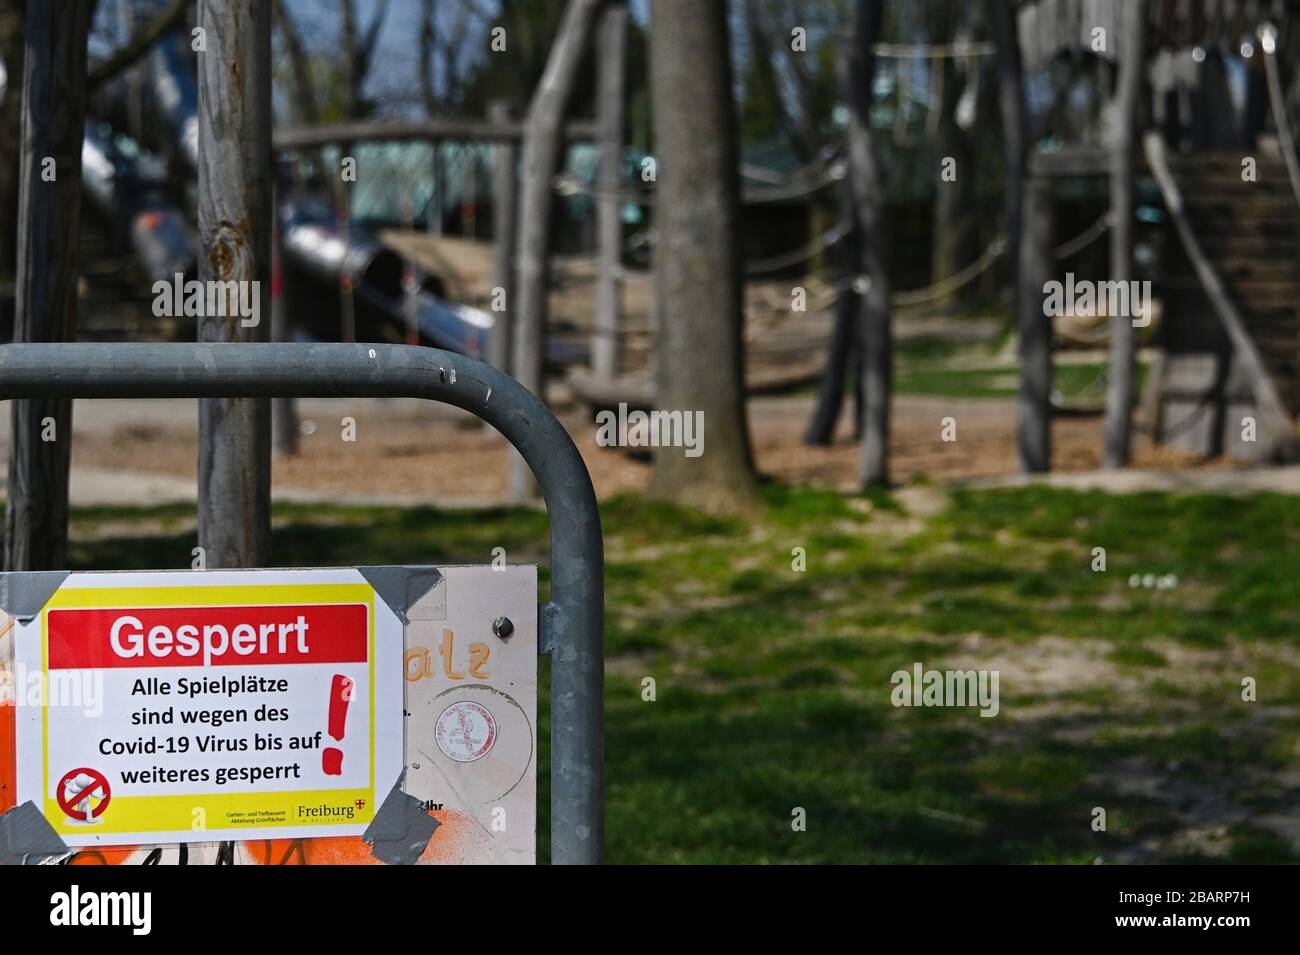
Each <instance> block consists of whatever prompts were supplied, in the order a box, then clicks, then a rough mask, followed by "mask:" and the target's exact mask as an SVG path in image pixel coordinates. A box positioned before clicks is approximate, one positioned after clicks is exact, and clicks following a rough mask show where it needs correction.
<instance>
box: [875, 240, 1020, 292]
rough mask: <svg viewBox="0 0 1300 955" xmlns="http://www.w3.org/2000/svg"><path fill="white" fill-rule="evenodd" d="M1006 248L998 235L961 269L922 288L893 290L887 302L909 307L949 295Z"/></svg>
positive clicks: (984, 269)
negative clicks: (903, 290) (901, 290)
mask: <svg viewBox="0 0 1300 955" xmlns="http://www.w3.org/2000/svg"><path fill="white" fill-rule="evenodd" d="M1006 250H1007V240H1006V239H1005V238H1003V237H1002V236H998V237H997V238H996V239H994V240H993V241H992V242H990V243H989V244H988V248H986V249H985V250H984V251H983V252H981V253H980V255H979V258H977V259H976V260H975V261H974V262H972V263H970V264H969V265H968V266H966V267H965V268H964V269H962V270H961V271H959V272H954V273H953V274H952V275H950V276H948V277H947V278H946V279H943V280H941V281H939V282H935V283H934V284H933V285H927V286H925V287H924V288H919V289H912V290H911V291H909V292H895V293H894V294H893V295H891V296H890V297H889V302H890V304H891V305H896V306H898V307H899V308H910V307H913V306H916V305H924V304H925V303H926V302H932V301H934V300H935V299H939V298H943V297H944V296H945V295H950V294H952V293H953V292H955V291H957V289H959V288H961V287H962V286H964V285H968V284H970V283H971V282H973V281H975V279H977V278H978V277H979V276H980V275H982V274H983V273H984V272H985V271H986V270H987V269H988V268H989V266H991V265H992V264H993V263H994V262H996V261H997V260H998V259H999V258H1001V257H1002V253H1003V252H1005V251H1006Z"/></svg>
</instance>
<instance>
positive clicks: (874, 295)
mask: <svg viewBox="0 0 1300 955" xmlns="http://www.w3.org/2000/svg"><path fill="white" fill-rule="evenodd" d="M883 13H884V0H858V6H857V16H856V22H855V24H854V31H853V43H852V47H851V49H850V50H849V57H850V59H849V76H850V77H851V78H852V79H851V80H850V83H849V94H850V95H849V100H848V107H849V127H848V149H849V173H848V177H849V186H850V189H851V190H852V194H853V216H854V223H855V225H856V227H857V231H858V240H859V245H858V264H857V273H858V276H860V277H861V278H862V279H865V284H866V288H865V289H862V290H861V291H860V294H859V296H858V316H859V318H858V320H859V322H860V324H861V326H862V345H863V351H862V390H863V417H864V422H863V424H864V427H863V434H862V460H861V464H860V466H859V472H858V479H859V482H860V484H861V485H862V486H863V487H871V486H874V485H882V484H886V483H888V481H889V410H890V409H889V402H890V391H891V386H892V383H893V364H894V356H893V334H892V329H891V327H890V314H889V274H888V272H887V270H886V268H885V250H886V249H887V248H888V247H889V236H888V227H887V224H886V222H885V215H884V205H885V196H884V185H883V184H882V182H881V177H880V170H879V168H878V167H877V165H876V156H875V152H874V150H873V148H872V144H871V121H870V113H871V79H872V74H873V67H874V65H875V56H874V55H873V52H872V45H873V44H874V43H875V42H876V41H877V40H878V39H879V37H880V22H881V18H882V14H883Z"/></svg>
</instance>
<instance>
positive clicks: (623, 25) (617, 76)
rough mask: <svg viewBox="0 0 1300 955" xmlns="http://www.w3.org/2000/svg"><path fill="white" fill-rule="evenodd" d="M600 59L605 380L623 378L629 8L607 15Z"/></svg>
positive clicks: (599, 321) (596, 348)
mask: <svg viewBox="0 0 1300 955" xmlns="http://www.w3.org/2000/svg"><path fill="white" fill-rule="evenodd" d="M596 47H597V53H598V55H599V57H600V72H599V77H598V79H597V83H598V86H599V97H598V100H597V106H596V111H597V117H598V122H599V124H600V196H599V197H598V199H597V213H596V214H597V217H598V227H599V228H598V231H599V238H600V273H599V277H598V278H597V283H598V284H597V286H596V321H595V330H594V333H593V336H592V343H591V368H592V371H593V372H594V373H595V374H596V375H597V376H598V377H601V378H609V379H612V378H614V377H615V376H616V375H617V374H618V346H619V329H620V327H621V325H622V321H621V318H622V286H623V282H622V278H621V275H622V271H623V222H622V220H621V219H620V217H619V208H620V206H621V205H622V203H621V202H619V198H618V192H619V190H620V189H621V188H622V184H623V183H622V180H623V177H622V175H621V172H622V166H623V161H622V160H623V86H624V73H625V71H626V69H627V8H626V7H624V6H621V5H620V6H611V7H610V8H609V9H607V10H606V11H605V15H604V19H603V20H602V21H601V24H600V34H599V39H598V41H597V44H596Z"/></svg>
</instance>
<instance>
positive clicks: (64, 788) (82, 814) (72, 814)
mask: <svg viewBox="0 0 1300 955" xmlns="http://www.w3.org/2000/svg"><path fill="white" fill-rule="evenodd" d="M54 798H55V799H57V800H58V801H59V808H60V809H62V810H63V811H64V812H65V813H67V815H68V816H69V818H72V819H79V820H81V821H82V822H90V820H92V819H98V818H99V817H100V816H102V815H103V814H104V810H105V809H107V808H108V801H109V799H110V798H111V793H110V792H109V788H108V780H107V779H105V778H104V774H103V773H101V772H99V771H98V770H95V769H88V768H86V767H84V766H83V767H82V768H80V769H73V770H71V771H69V772H67V773H64V775H63V778H62V779H60V780H59V786H58V788H57V789H56V790H55V791H54ZM92 799H98V800H99V805H97V806H96V807H95V808H94V809H91V808H90V800H92ZM79 807H84V808H79Z"/></svg>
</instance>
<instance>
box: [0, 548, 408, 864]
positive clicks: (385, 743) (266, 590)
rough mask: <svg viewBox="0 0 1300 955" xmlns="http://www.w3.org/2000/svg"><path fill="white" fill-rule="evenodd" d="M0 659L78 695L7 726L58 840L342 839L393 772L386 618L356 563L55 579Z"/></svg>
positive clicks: (399, 730) (399, 684)
mask: <svg viewBox="0 0 1300 955" xmlns="http://www.w3.org/2000/svg"><path fill="white" fill-rule="evenodd" d="M15 658H16V662H17V663H18V664H19V666H20V667H22V668H24V669H25V671H26V672H29V673H39V680H40V685H41V686H42V687H45V688H49V689H50V690H51V691H52V690H53V689H54V688H56V687H58V686H69V685H77V686H79V687H85V688H86V689H85V692H84V693H82V694H80V697H81V700H80V703H81V705H75V706H62V705H43V706H31V707H24V708H23V709H22V710H21V715H20V717H19V725H18V786H19V800H20V801H26V800H28V799H31V800H33V801H34V802H35V803H36V805H37V806H38V807H41V808H42V809H43V811H44V814H45V817H46V818H47V819H48V820H49V822H50V824H51V825H52V826H53V827H54V829H55V830H56V831H57V832H58V833H59V834H60V835H61V837H62V838H63V840H64V841H65V842H66V843H67V844H68V845H71V846H87V845H113V844H124V843H141V842H152V843H156V842H211V841H216V840H223V839H251V838H293V837H303V836H331V835H357V834H360V833H361V832H363V831H364V830H365V828H366V826H367V825H368V824H369V822H370V821H371V819H372V818H373V817H374V814H375V812H376V810H377V809H378V802H379V801H381V800H382V799H383V798H384V796H385V795H386V794H387V793H388V792H389V790H390V789H391V788H392V786H393V784H394V782H395V781H396V780H397V778H398V776H399V774H400V773H401V770H402V766H403V759H402V749H403V714H402V693H403V679H402V672H403V671H402V667H403V625H402V621H401V620H400V619H399V618H398V617H397V615H396V614H395V613H394V612H393V610H391V609H390V608H389V607H388V606H387V605H386V604H385V603H384V601H383V600H381V599H377V597H376V593H375V590H374V589H373V588H372V586H371V585H370V584H369V583H368V582H367V581H366V579H365V578H364V577H363V576H362V575H361V573H360V572H358V571H356V570H314V571H239V572H236V571H208V572H196V573H180V572H173V573H149V574H137V573H130V574H72V575H70V576H69V577H68V578H67V579H66V580H65V581H64V582H63V584H62V586H61V587H60V588H59V589H58V590H57V591H56V592H55V593H54V595H53V596H52V597H50V599H49V600H48V601H47V602H46V604H45V606H44V608H43V609H42V610H41V612H40V613H39V614H38V615H37V616H35V617H33V618H32V619H31V620H30V621H28V622H24V623H23V624H22V625H21V626H20V628H19V631H18V633H17V634H16V642H15ZM51 702H53V693H51ZM92 704H93V705H92Z"/></svg>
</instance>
